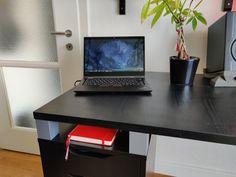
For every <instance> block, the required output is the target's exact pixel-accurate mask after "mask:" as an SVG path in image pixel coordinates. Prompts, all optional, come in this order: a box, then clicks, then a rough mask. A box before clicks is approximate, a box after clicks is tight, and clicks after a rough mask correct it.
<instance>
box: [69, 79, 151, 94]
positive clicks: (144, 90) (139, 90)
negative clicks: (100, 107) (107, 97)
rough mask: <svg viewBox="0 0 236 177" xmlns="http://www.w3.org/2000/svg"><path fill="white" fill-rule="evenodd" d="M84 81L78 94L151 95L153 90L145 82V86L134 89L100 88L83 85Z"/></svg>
mask: <svg viewBox="0 0 236 177" xmlns="http://www.w3.org/2000/svg"><path fill="white" fill-rule="evenodd" d="M83 83H84V80H82V81H81V82H80V84H79V85H78V86H77V87H76V88H75V90H74V91H75V92H76V93H80V94H83V93H151V92H152V89H151V88H150V86H149V84H148V83H147V82H145V85H143V86H137V87H135V86H132V87H100V86H88V85H83Z"/></svg>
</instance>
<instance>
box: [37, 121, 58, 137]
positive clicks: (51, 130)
mask: <svg viewBox="0 0 236 177" xmlns="http://www.w3.org/2000/svg"><path fill="white" fill-rule="evenodd" d="M36 127H37V133H38V138H40V139H45V140H52V139H53V138H55V136H57V134H58V133H59V123H58V122H52V121H45V120H36Z"/></svg>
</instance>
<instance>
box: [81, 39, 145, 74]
mask: <svg viewBox="0 0 236 177" xmlns="http://www.w3.org/2000/svg"><path fill="white" fill-rule="evenodd" d="M144 43H145V40H144V37H143V36H138V37H85V38H84V75H85V76H91V75H97V76H103V75H104V76H107V75H108V76H111V75H114V76H120V75H123V76H125V75H128V76H130V75H131V76H132V75H133V76H139V75H144V72H145V66H144V65H145V51H144V47H145V44H144Z"/></svg>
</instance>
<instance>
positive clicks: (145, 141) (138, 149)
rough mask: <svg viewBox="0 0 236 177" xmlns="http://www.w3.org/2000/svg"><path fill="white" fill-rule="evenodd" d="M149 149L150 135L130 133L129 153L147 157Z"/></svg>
mask: <svg viewBox="0 0 236 177" xmlns="http://www.w3.org/2000/svg"><path fill="white" fill-rule="evenodd" d="M148 147H149V134H146V133H138V132H129V153H130V154H136V155H142V156H147V153H148Z"/></svg>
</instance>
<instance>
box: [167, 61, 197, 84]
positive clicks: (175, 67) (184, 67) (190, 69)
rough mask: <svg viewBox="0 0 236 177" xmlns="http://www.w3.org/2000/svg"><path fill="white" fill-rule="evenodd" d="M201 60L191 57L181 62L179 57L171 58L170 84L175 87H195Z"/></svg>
mask: <svg viewBox="0 0 236 177" xmlns="http://www.w3.org/2000/svg"><path fill="white" fill-rule="evenodd" d="M199 60H200V59H199V58H197V57H190V59H189V60H180V59H178V57H177V56H171V57H170V82H171V83H172V84H175V85H189V86H192V85H193V81H194V77H195V75H196V71H197V67H198V63H199Z"/></svg>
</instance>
